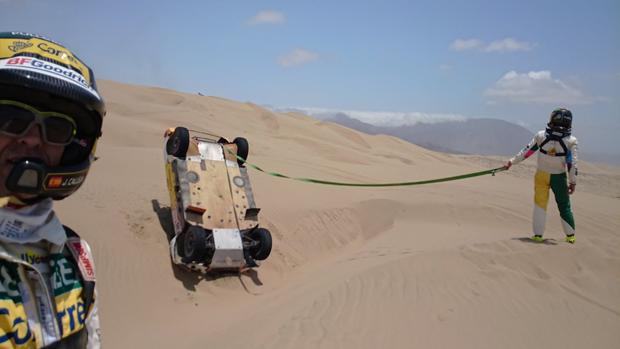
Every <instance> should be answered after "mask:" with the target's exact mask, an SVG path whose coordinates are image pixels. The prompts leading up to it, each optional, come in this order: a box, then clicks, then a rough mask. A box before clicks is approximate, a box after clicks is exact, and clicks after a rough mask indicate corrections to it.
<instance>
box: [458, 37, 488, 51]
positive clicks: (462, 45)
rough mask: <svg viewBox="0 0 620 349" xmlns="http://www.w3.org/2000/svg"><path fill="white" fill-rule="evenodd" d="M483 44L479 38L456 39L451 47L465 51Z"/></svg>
mask: <svg viewBox="0 0 620 349" xmlns="http://www.w3.org/2000/svg"><path fill="white" fill-rule="evenodd" d="M483 45H484V43H483V42H482V41H481V40H478V39H456V40H454V42H453V43H452V44H451V45H450V48H452V49H453V50H455V51H465V50H471V49H475V48H481V47H482V46H483Z"/></svg>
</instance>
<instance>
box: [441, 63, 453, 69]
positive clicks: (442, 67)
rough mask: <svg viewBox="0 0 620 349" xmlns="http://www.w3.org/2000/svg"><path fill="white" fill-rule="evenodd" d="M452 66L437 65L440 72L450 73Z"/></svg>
mask: <svg viewBox="0 0 620 349" xmlns="http://www.w3.org/2000/svg"><path fill="white" fill-rule="evenodd" d="M452 68H453V67H452V66H451V65H450V64H440V65H439V70H441V71H450V70H452Z"/></svg>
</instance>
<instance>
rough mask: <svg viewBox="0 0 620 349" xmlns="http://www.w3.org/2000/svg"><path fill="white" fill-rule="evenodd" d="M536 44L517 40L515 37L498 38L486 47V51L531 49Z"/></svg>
mask: <svg viewBox="0 0 620 349" xmlns="http://www.w3.org/2000/svg"><path fill="white" fill-rule="evenodd" d="M535 46H536V44H532V43H529V42H525V41H517V40H515V39H513V38H505V39H502V40H496V41H493V42H492V43H490V44H489V45H488V46H486V47H485V48H484V51H485V52H514V51H530V50H532V49H533V48H534V47H535Z"/></svg>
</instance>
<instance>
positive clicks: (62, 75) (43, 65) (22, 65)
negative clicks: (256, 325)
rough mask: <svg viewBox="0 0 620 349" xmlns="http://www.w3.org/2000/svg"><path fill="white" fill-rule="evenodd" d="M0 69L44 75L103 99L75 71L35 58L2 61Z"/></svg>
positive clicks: (19, 57)
mask: <svg viewBox="0 0 620 349" xmlns="http://www.w3.org/2000/svg"><path fill="white" fill-rule="evenodd" d="M0 69H20V70H27V71H32V72H37V73H40V74H44V75H47V76H50V77H53V78H57V79H61V80H64V81H67V82H69V83H71V84H74V85H77V86H79V87H81V88H83V89H84V90H86V91H88V92H90V93H91V94H93V95H94V96H95V97H97V98H101V97H100V96H99V94H98V93H97V91H95V89H93V88H92V87H91V86H90V83H89V82H88V80H87V79H86V78H85V77H84V76H82V75H81V74H80V73H78V72H76V71H74V70H73V69H70V68H66V67H63V66H61V65H58V64H54V63H51V62H46V61H43V60H40V59H38V58H34V57H22V56H17V57H13V58H9V59H3V60H0Z"/></svg>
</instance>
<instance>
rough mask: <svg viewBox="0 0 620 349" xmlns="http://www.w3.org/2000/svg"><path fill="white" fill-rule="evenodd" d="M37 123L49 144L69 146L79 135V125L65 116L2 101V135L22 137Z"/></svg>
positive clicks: (0, 102)
mask: <svg viewBox="0 0 620 349" xmlns="http://www.w3.org/2000/svg"><path fill="white" fill-rule="evenodd" d="M35 123H36V124H38V125H41V130H42V135H43V140H44V141H45V142H46V143H48V144H53V145H67V144H69V143H71V140H72V139H73V137H74V136H75V134H76V133H77V124H76V123H75V121H73V119H72V118H71V117H69V116H67V115H65V114H61V113H56V112H51V111H46V112H42V111H39V110H38V109H36V108H34V107H31V106H29V105H27V104H24V103H20V102H16V101H10V100H0V133H2V134H5V135H8V136H12V137H21V136H23V135H25V134H26V133H27V132H28V130H30V128H31V127H32V125H34V124H35Z"/></svg>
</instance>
